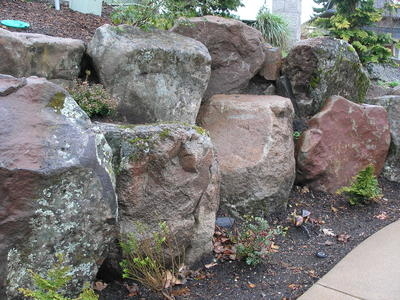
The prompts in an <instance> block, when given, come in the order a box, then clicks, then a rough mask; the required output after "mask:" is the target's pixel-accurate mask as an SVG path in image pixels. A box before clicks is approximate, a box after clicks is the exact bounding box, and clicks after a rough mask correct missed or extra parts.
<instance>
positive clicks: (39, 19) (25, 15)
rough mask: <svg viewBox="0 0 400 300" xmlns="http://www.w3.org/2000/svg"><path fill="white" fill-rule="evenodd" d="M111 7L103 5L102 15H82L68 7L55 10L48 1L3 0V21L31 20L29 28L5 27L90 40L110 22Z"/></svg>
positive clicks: (0, 15) (0, 0) (0, 11)
mask: <svg viewBox="0 0 400 300" xmlns="http://www.w3.org/2000/svg"><path fill="white" fill-rule="evenodd" d="M111 11H112V7H111V6H108V5H104V6H103V16H102V17H99V16H95V15H91V14H82V13H79V12H76V11H73V10H70V9H69V8H66V7H61V10H59V11H57V10H55V9H54V8H53V7H52V6H51V5H49V4H48V3H42V2H29V1H22V0H0V20H7V19H16V20H21V21H24V22H28V23H29V24H30V25H31V27H30V28H28V29H13V28H9V27H5V26H2V27H3V28H4V29H7V30H10V31H19V32H31V33H42V34H47V35H51V36H59V37H65V38H74V39H80V40H83V41H85V42H89V41H90V40H91V38H92V36H93V34H94V32H95V30H96V28H98V27H100V26H102V25H104V24H111V21H110V18H109V15H110V13H111Z"/></svg>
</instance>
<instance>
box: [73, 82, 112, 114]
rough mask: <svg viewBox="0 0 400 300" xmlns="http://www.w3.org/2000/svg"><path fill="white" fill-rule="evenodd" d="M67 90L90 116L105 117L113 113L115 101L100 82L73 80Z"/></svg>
mask: <svg viewBox="0 0 400 300" xmlns="http://www.w3.org/2000/svg"><path fill="white" fill-rule="evenodd" d="M68 92H69V93H70V94H71V96H72V98H74V100H75V101H76V103H78V105H79V106H80V107H81V108H82V109H83V110H84V111H85V112H86V113H87V115H88V116H89V117H90V118H92V117H107V116H110V115H112V114H114V113H115V109H116V106H117V101H116V100H115V99H114V98H112V97H111V95H110V94H109V93H108V92H107V91H106V90H105V89H104V87H103V85H101V84H89V83H88V82H87V81H74V82H73V85H72V86H71V87H70V88H68Z"/></svg>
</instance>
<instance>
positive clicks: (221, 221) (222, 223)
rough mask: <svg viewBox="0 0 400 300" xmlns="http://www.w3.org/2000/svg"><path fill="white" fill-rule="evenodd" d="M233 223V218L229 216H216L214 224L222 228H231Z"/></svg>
mask: <svg viewBox="0 0 400 300" xmlns="http://www.w3.org/2000/svg"><path fill="white" fill-rule="evenodd" d="M233 224H235V219H234V218H230V217H218V218H217V220H216V221H215V225H217V226H219V227H224V228H231V227H232V226H233Z"/></svg>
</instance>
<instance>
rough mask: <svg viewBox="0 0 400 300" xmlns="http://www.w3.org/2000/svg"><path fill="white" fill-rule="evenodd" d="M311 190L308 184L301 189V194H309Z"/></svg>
mask: <svg viewBox="0 0 400 300" xmlns="http://www.w3.org/2000/svg"><path fill="white" fill-rule="evenodd" d="M309 192H310V189H309V188H308V187H307V186H303V187H302V188H301V190H300V193H301V194H307V193H309Z"/></svg>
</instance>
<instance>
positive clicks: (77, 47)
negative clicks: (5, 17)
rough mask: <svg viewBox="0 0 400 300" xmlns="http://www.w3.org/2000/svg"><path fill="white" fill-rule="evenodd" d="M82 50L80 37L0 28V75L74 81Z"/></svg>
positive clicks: (82, 45) (82, 44)
mask: <svg viewBox="0 0 400 300" xmlns="http://www.w3.org/2000/svg"><path fill="white" fill-rule="evenodd" d="M84 51H85V44H84V43H83V41H80V40H74V39H65V38H59V37H51V36H47V35H42V34H33V33H16V32H10V31H8V30H4V29H1V28H0V52H1V55H0V74H1V73H2V74H9V75H12V76H16V77H22V76H30V75H35V76H40V77H46V78H47V79H67V80H73V79H76V78H78V75H79V72H80V64H81V61H82V57H83V53H84Z"/></svg>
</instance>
